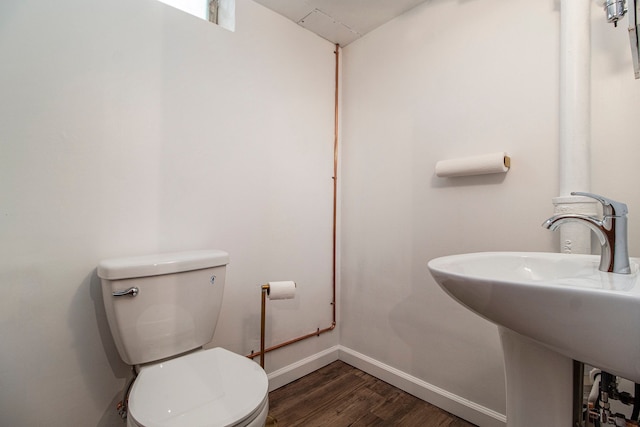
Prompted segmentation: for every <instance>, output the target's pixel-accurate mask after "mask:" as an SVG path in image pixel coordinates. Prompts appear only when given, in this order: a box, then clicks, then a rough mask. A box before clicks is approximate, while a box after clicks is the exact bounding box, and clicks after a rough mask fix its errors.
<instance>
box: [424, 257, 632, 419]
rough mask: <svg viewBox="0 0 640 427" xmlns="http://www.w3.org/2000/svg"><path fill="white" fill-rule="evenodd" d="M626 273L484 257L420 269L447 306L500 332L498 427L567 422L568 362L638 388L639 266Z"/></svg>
mask: <svg viewBox="0 0 640 427" xmlns="http://www.w3.org/2000/svg"><path fill="white" fill-rule="evenodd" d="M630 261H631V262H630V265H631V274H615V273H604V272H601V271H599V270H598V266H599V263H600V257H598V256H593V255H569V254H557V253H516V252H493V253H475V254H463V255H453V256H447V257H442V258H436V259H434V260H431V261H430V262H429V270H430V271H431V274H432V275H433V277H434V278H435V280H436V281H437V282H438V284H439V285H440V286H441V287H442V289H443V290H444V291H445V292H447V294H449V295H450V296H451V297H452V298H453V299H455V300H456V301H458V302H459V303H461V304H462V305H464V306H465V307H467V308H468V309H469V310H471V311H473V312H475V313H477V314H478V315H480V316H482V317H484V318H485V319H487V320H489V321H491V322H493V323H495V324H496V325H498V327H499V332H500V338H501V341H502V347H503V352H504V357H505V367H506V381H507V425H508V426H510V427H511V426H514V427H515V426H522V427H565V426H566V427H570V426H571V425H572V407H571V406H572V405H571V401H572V365H573V362H572V359H573V360H577V361H580V362H584V363H588V364H590V365H593V366H596V367H598V368H600V369H602V370H604V371H607V372H610V373H612V374H615V375H619V376H622V377H624V378H627V379H629V380H632V381H635V382H640V331H639V328H640V278H639V276H640V275H639V274H638V264H639V263H640V260H638V259H631V260H630Z"/></svg>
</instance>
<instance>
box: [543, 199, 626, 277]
mask: <svg viewBox="0 0 640 427" xmlns="http://www.w3.org/2000/svg"><path fill="white" fill-rule="evenodd" d="M571 194H572V195H574V196H587V197H591V198H594V199H596V200H598V201H599V202H601V203H602V205H603V212H604V216H603V218H602V219H601V220H600V219H597V218H594V217H591V216H588V215H581V214H572V213H566V214H559V215H554V216H552V217H551V218H549V219H547V220H546V221H545V222H544V223H543V224H542V226H543V227H545V228H547V229H549V230H557V229H558V228H559V227H560V226H561V225H562V224H565V223H567V222H579V223H581V224H584V225H586V226H587V227H589V228H590V229H591V230H592V231H593V232H594V233H595V235H596V236H597V237H598V240H599V241H600V245H601V246H602V253H601V255H600V267H599V270H600V271H604V272H607V273H618V274H630V273H631V267H630V265H629V251H628V245H627V205H625V204H624V203H620V202H616V201H613V200H610V199H607V198H605V197H602V196H598V195H595V194H590V193H578V192H574V193H571Z"/></svg>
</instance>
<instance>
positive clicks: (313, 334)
mask: <svg viewBox="0 0 640 427" xmlns="http://www.w3.org/2000/svg"><path fill="white" fill-rule="evenodd" d="M333 53H334V54H335V55H336V69H335V95H334V122H333V126H334V133H333V247H332V249H333V258H332V270H331V273H332V277H331V280H332V290H333V297H332V300H331V305H332V306H333V320H332V321H331V325H330V326H328V327H326V328H324V329H318V330H316V331H315V332H311V333H309V334H306V335H303V336H300V337H297V338H294V339H292V340H289V341H285V342H283V343H280V344H276V345H274V346H272V347H269V348H267V349H265V348H264V341H265V318H266V298H267V291H268V290H269V285H263V286H262V310H261V315H260V352H259V353H254V352H252V353H251V354H248V355H247V357H248V358H250V359H253V358H255V357H258V356H260V366H261V367H262V368H264V355H265V353H268V352H270V351H273V350H277V349H279V348H282V347H286V346H288V345H290V344H293V343H296V342H298V341H302V340H305V339H307V338H311V337H317V336H320V335H321V334H324V333H325V332H329V331H333V330H334V329H335V328H336V252H337V224H336V223H337V221H338V135H339V124H340V123H339V112H340V110H339V100H340V99H339V93H340V87H339V81H340V62H339V59H340V45H339V44H337V43H336V45H335V51H334V52H333Z"/></svg>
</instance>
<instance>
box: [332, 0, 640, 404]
mask: <svg viewBox="0 0 640 427" xmlns="http://www.w3.org/2000/svg"><path fill="white" fill-rule="evenodd" d="M558 9H559V4H558V2H556V1H554V0H547V1H539V2H530V1H525V0H517V1H510V2H504V1H498V0H485V1H482V2H479V1H475V2H474V1H468V2H454V1H449V0H434V1H431V2H428V3H426V4H424V5H422V6H419V7H417V8H415V9H413V10H412V11H410V12H408V13H406V14H405V15H403V16H401V17H399V18H398V19H396V20H394V21H392V22H390V23H389V24H387V25H385V26H383V27H381V28H379V29H377V30H375V31H374V32H372V33H370V34H369V35H367V36H366V37H363V38H362V39H360V40H358V41H356V42H354V43H352V44H350V45H348V46H347V47H346V48H345V49H344V58H345V61H344V74H343V79H344V99H343V104H344V107H343V112H344V118H343V130H342V135H343V141H342V150H343V171H342V185H343V187H342V191H343V198H342V236H341V237H342V248H341V251H342V257H341V262H342V270H341V286H342V288H341V289H342V291H341V320H342V321H341V323H340V328H341V338H340V340H341V345H342V346H344V347H347V348H350V349H352V350H355V351H357V352H360V353H363V354H365V355H367V356H369V357H371V358H373V359H375V360H378V361H380V362H382V363H384V364H387V365H390V366H391V367H392V368H396V369H399V370H400V371H403V372H405V373H407V374H409V375H411V376H413V377H416V378H418V379H419V380H422V381H425V382H427V383H429V384H431V385H434V386H437V387H440V388H442V389H444V390H446V391H448V392H450V393H453V394H455V395H457V396H459V397H461V398H463V399H468V400H469V401H471V402H472V403H474V404H478V405H481V406H484V407H485V408H488V409H490V410H493V411H497V412H498V413H502V414H504V413H505V389H504V373H503V359H502V351H501V347H500V342H499V339H498V335H497V329H496V327H495V326H493V325H492V324H490V323H489V322H487V321H485V320H483V319H481V318H479V317H478V316H475V315H473V314H471V313H470V312H468V311H467V310H466V309H464V308H462V307H461V306H459V305H457V304H456V303H454V302H453V301H452V300H451V299H450V298H449V297H447V296H446V295H445V294H444V293H443V292H442V291H441V290H440V289H439V287H438V286H437V284H436V283H435V282H434V281H433V279H432V278H431V276H430V275H429V273H428V270H427V262H428V260H430V259H432V258H434V257H438V256H443V255H448V254H453V253H464V252H474V251H491V250H506V251H557V248H558V236H557V235H556V234H554V233H551V232H549V231H547V230H544V229H543V228H542V227H541V226H540V225H541V223H542V222H543V221H544V219H546V218H547V217H549V216H550V215H552V214H553V206H552V203H551V199H552V198H553V197H555V196H557V195H558V173H557V167H558V139H559V136H558V134H559V131H558V126H559V123H558V111H559V110H558V102H559V100H558V93H559V54H560V53H559V10H558ZM593 9H594V12H593V14H594V30H593V32H594V34H593V44H594V52H593V54H594V59H593V62H594V66H593V67H594V71H593V80H594V83H593V88H594V95H593V99H594V107H593V109H592V110H593V113H594V117H593V119H594V125H593V126H594V131H593V133H594V135H593V145H594V148H593V157H594V159H593V163H594V168H593V169H594V170H593V176H594V179H593V190H594V191H599V192H602V193H603V194H606V195H609V196H610V197H612V198H614V199H615V198H618V199H620V200H623V201H627V202H628V203H629V207H630V209H631V212H632V216H631V220H630V221H631V223H630V229H631V231H630V233H631V239H632V240H633V236H638V231H637V229H638V228H639V227H640V206H639V205H638V204H639V203H640V197H639V195H638V192H637V191H636V190H635V182H637V181H638V179H639V178H640V176H639V175H640V172H639V171H640V169H639V168H637V162H638V159H640V144H638V143H637V135H638V134H639V132H640V129H639V125H638V121H637V120H634V117H636V116H637V114H638V113H637V112H638V106H639V102H640V101H638V100H639V99H640V98H639V97H638V91H639V90H640V82H638V81H634V80H633V71H632V67H631V64H630V60H629V59H628V58H629V57H630V54H629V47H628V40H621V39H624V37H626V35H624V34H623V35H620V36H616V37H618V40H617V41H613V40H611V39H613V38H614V36H612V35H610V34H608V33H605V31H613V30H614V28H613V27H612V26H611V27H608V26H606V27H605V24H604V23H603V24H602V25H600V24H597V25H596V24H595V23H596V22H598V23H601V22H603V21H604V17H603V12H602V11H601V10H600V9H599V8H598V7H596V6H595V5H594V8H593ZM624 32H625V33H626V31H624ZM619 33H621V31H619V32H618V34H619ZM605 39H606V41H605ZM610 42H611V43H612V46H613V45H615V47H612V49H611V50H605V49H604V45H605V44H606V45H608V44H609V43H610ZM616 43H617V44H616ZM607 86H609V87H611V88H612V89H613V91H612V92H608V90H607V89H608V88H607ZM618 117H621V118H622V120H617V118H618ZM609 131H613V133H607V132H609ZM502 150H505V151H507V152H509V154H510V155H511V156H512V166H513V167H512V169H511V171H509V172H508V173H507V174H506V175H494V176H484V177H466V178H458V179H440V178H437V177H435V176H434V165H435V163H436V162H437V161H438V160H441V159H447V158H455V157H462V156H467V155H474V154H483V153H491V152H494V151H502ZM634 165H635V166H634ZM634 230H635V231H634ZM635 240H636V242H633V243H632V244H631V245H630V249H631V253H632V254H634V255H640V243H639V241H640V239H635ZM522 304H526V301H523V302H522ZM514 309H516V310H517V307H514Z"/></svg>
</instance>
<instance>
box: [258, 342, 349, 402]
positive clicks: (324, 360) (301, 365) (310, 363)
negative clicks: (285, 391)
mask: <svg viewBox="0 0 640 427" xmlns="http://www.w3.org/2000/svg"><path fill="white" fill-rule="evenodd" d="M339 354H340V346H337V345H336V346H333V347H330V348H328V349H326V350H323V351H321V352H320V353H316V354H313V355H311V356H309V357H307V358H305V359H302V360H299V361H298V362H296V363H292V364H291V365H288V366H285V367H284V368H280V369H278V370H277V371H273V372H272V373H270V374H269V375H267V377H268V378H269V391H273V390H275V389H277V388H280V387H282V386H284V385H287V384H289V383H290V382H293V381H295V380H297V379H299V378H302V377H304V376H305V375H307V374H310V373H311V372H313V371H317V370H318V369H320V368H322V367H323V366H327V365H328V364H329V363H331V362H335V361H336V360H338V355H339Z"/></svg>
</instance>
